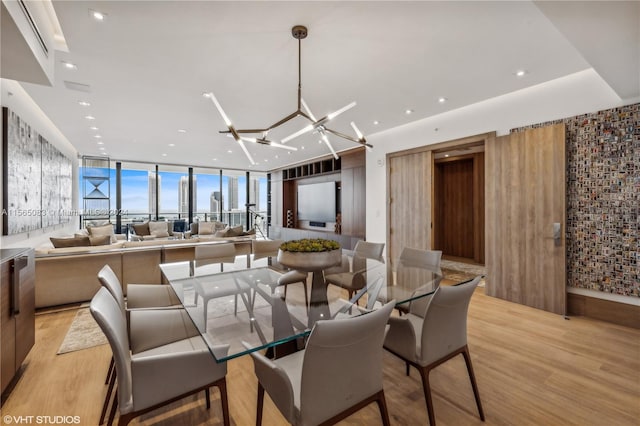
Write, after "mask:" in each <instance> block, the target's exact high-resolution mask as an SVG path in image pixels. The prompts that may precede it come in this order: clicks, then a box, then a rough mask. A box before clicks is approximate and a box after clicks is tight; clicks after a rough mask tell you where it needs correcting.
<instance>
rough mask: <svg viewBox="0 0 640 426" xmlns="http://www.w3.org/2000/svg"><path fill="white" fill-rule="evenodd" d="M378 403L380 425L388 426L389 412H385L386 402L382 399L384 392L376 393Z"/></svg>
mask: <svg viewBox="0 0 640 426" xmlns="http://www.w3.org/2000/svg"><path fill="white" fill-rule="evenodd" d="M376 402H377V403H378V408H379V409H380V417H381V418H382V424H383V425H384V426H390V422H389V411H388V410H387V401H386V399H385V398H384V391H380V392H379V393H378V399H377V400H376Z"/></svg>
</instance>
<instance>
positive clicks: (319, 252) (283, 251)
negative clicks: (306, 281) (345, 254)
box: [278, 238, 342, 272]
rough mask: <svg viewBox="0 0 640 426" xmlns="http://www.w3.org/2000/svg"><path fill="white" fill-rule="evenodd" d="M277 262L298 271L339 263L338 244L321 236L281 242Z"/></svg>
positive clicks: (340, 254) (340, 260)
mask: <svg viewBox="0 0 640 426" xmlns="http://www.w3.org/2000/svg"><path fill="white" fill-rule="evenodd" d="M278 262H280V263H281V264H283V265H284V266H286V267H288V268H291V269H296V270H298V271H308V272H312V271H320V270H322V269H326V268H329V267H331V266H335V265H340V264H341V262H342V250H341V249H340V244H339V243H338V242H336V241H333V240H325V239H322V238H313V239H311V238H305V239H302V240H293V241H287V242H284V243H282V245H281V246H280V249H279V250H278Z"/></svg>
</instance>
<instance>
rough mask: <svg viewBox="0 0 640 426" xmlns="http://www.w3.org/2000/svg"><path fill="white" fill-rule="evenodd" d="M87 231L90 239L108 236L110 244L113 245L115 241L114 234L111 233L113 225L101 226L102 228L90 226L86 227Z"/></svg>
mask: <svg viewBox="0 0 640 426" xmlns="http://www.w3.org/2000/svg"><path fill="white" fill-rule="evenodd" d="M87 231H89V236H90V237H99V236H101V235H108V236H109V238H110V240H111V243H115V242H116V241H117V239H116V234H115V233H114V232H113V225H111V224H108V225H103V226H91V227H87Z"/></svg>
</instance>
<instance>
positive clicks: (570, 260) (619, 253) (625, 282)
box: [511, 104, 640, 297]
mask: <svg viewBox="0 0 640 426" xmlns="http://www.w3.org/2000/svg"><path fill="white" fill-rule="evenodd" d="M556 123H564V124H565V126H566V152H567V191H566V193H567V229H566V241H567V283H568V285H569V286H570V287H579V288H586V289H590V290H598V291H603V292H607V293H615V294H621V295H626V296H636V297H640V262H639V260H640V251H639V249H638V239H639V238H640V214H639V212H640V104H634V105H627V106H624V107H620V108H614V109H609V110H605V111H598V112H594V113H590V114H584V115H579V116H576V117H569V118H565V119H562V120H556V121H553V122H547V123H540V124H535V125H530V126H526V127H520V128H516V129H511V132H512V133H514V132H520V131H523V130H525V129H530V128H536V127H544V126H548V125H551V124H556Z"/></svg>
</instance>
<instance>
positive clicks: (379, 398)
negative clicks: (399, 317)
mask: <svg viewBox="0 0 640 426" xmlns="http://www.w3.org/2000/svg"><path fill="white" fill-rule="evenodd" d="M394 303H395V301H391V302H389V303H388V304H386V305H384V306H383V307H382V308H380V309H378V310H375V311H372V312H369V313H366V314H364V315H360V316H358V317H354V318H347V319H335V320H322V321H318V322H316V324H315V326H314V328H313V329H312V331H311V334H310V335H309V340H308V341H307V345H306V347H305V349H304V350H302V351H299V352H295V353H293V354H291V355H287V356H284V357H282V358H279V359H275V360H270V359H268V358H267V357H265V356H264V355H262V354H260V353H258V352H253V353H252V354H251V355H252V357H253V360H254V364H255V372H256V376H257V377H258V409H257V414H256V424H257V425H261V424H262V406H263V401H264V392H265V390H266V392H267V393H268V394H269V396H270V397H271V399H272V400H273V402H274V403H275V405H276V407H278V409H279V410H280V412H281V413H282V415H283V416H284V417H285V419H286V420H287V421H288V422H289V423H291V424H293V425H318V424H334V423H337V422H338V421H340V420H342V419H344V418H346V417H348V416H349V415H351V414H352V413H355V412H356V411H358V410H360V409H361V408H363V407H365V406H366V405H369V404H370V403H372V402H377V404H378V407H379V409H380V415H381V417H382V421H383V424H385V425H388V424H389V415H388V412H387V407H386V401H385V398H384V390H383V386H382V343H383V341H384V332H385V327H386V324H387V320H388V319H389V315H390V314H391V311H392V310H393V306H394ZM245 346H247V347H249V346H248V345H247V344H245Z"/></svg>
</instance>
